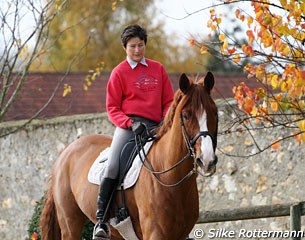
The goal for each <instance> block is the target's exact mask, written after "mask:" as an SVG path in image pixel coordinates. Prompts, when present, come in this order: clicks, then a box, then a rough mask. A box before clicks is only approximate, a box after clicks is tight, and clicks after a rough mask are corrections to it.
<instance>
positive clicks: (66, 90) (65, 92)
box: [62, 83, 72, 97]
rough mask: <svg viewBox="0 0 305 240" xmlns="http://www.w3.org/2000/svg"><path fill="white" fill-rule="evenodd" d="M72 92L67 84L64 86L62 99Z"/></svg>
mask: <svg viewBox="0 0 305 240" xmlns="http://www.w3.org/2000/svg"><path fill="white" fill-rule="evenodd" d="M71 91H72V88H71V86H70V85H68V84H67V83H65V84H64V92H63V94H62V96H63V97H65V96H67V95H68V94H69V93H70V92H71Z"/></svg>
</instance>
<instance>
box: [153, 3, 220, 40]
mask: <svg viewBox="0 0 305 240" xmlns="http://www.w3.org/2000/svg"><path fill="white" fill-rule="evenodd" d="M213 3H215V1H212V0H156V4H155V6H156V8H157V14H158V18H159V19H162V20H164V22H165V31H166V32H167V33H176V34H177V36H178V39H177V41H178V42H179V43H182V44H183V43H187V42H188V39H189V38H190V36H191V35H195V36H201V37H204V36H207V35H208V33H209V30H208V28H207V26H206V24H207V21H208V19H209V17H210V13H209V9H206V10H203V11H200V12H198V13H195V14H192V15H191V16H188V17H186V16H187V15H188V14H190V13H193V12H195V11H198V10H200V9H203V8H207V7H209V6H212V5H213ZM183 17H186V18H184V19H181V18H183ZM177 19H181V20H177Z"/></svg>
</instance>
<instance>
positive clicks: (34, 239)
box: [28, 197, 94, 240]
mask: <svg viewBox="0 0 305 240" xmlns="http://www.w3.org/2000/svg"><path fill="white" fill-rule="evenodd" d="M43 204H44V197H42V198H41V199H40V200H39V201H38V202H37V203H36V206H35V208H34V213H33V215H32V218H31V219H30V223H29V228H28V234H29V239H31V240H41V233H40V230H39V221H40V215H41V211H42V209H43ZM93 228H94V224H93V223H92V222H91V221H88V222H87V223H86V224H85V226H84V230H83V234H82V240H91V239H92V232H93Z"/></svg>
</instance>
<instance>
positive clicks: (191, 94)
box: [157, 78, 216, 139]
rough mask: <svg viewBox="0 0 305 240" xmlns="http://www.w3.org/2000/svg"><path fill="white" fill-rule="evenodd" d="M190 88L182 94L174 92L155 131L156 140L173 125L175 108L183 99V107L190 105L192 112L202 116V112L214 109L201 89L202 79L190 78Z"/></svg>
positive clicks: (208, 95) (213, 105) (206, 94)
mask: <svg viewBox="0 0 305 240" xmlns="http://www.w3.org/2000/svg"><path fill="white" fill-rule="evenodd" d="M190 82H191V88H190V89H189V91H188V92H187V94H184V93H183V92H182V91H181V90H180V89H178V90H177V91H176V92H175V95H174V99H173V102H172V103H171V105H170V108H169V109H168V112H167V114H166V115H165V118H164V121H163V124H162V125H161V126H160V128H159V129H158V130H157V138H158V139H159V138H161V137H162V136H163V135H164V134H165V133H166V132H167V131H168V130H169V129H170V128H171V127H172V125H173V120H174V116H175V113H176V109H177V106H178V105H179V103H180V102H181V100H182V99H183V106H182V108H183V107H185V106H187V105H190V106H192V110H194V111H196V113H197V114H198V115H199V114H202V113H203V111H204V110H206V111H207V112H209V111H210V110H212V109H215V108H216V105H215V103H214V101H213V100H212V98H211V96H210V94H209V93H208V92H207V91H206V90H205V89H204V88H203V85H204V83H203V82H204V80H203V78H200V79H195V78H191V79H190Z"/></svg>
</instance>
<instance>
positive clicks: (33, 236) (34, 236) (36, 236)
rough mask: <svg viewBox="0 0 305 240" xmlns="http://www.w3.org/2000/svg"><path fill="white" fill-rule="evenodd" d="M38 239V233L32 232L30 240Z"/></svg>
mask: <svg viewBox="0 0 305 240" xmlns="http://www.w3.org/2000/svg"><path fill="white" fill-rule="evenodd" d="M38 238H39V235H38V233H36V232H33V233H32V235H31V240H37V239H38Z"/></svg>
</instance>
